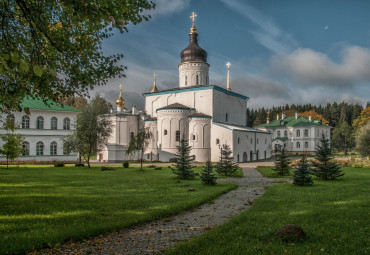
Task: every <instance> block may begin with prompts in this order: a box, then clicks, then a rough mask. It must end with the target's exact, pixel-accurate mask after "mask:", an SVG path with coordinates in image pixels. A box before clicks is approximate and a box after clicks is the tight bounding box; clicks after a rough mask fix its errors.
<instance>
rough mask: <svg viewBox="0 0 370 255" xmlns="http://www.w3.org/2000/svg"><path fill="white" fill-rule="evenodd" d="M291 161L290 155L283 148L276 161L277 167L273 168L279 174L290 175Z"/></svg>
mask: <svg viewBox="0 0 370 255" xmlns="http://www.w3.org/2000/svg"><path fill="white" fill-rule="evenodd" d="M289 164H290V161H289V160H288V156H287V154H286V153H285V149H282V150H281V153H280V154H278V155H277V159H276V161H275V167H274V168H272V170H274V171H275V172H276V173H277V174H278V175H289V173H290V166H289Z"/></svg>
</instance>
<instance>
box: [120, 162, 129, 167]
mask: <svg viewBox="0 0 370 255" xmlns="http://www.w3.org/2000/svg"><path fill="white" fill-rule="evenodd" d="M129 165H130V164H129V163H128V162H127V161H125V162H123V164H122V166H123V167H124V168H128V167H129Z"/></svg>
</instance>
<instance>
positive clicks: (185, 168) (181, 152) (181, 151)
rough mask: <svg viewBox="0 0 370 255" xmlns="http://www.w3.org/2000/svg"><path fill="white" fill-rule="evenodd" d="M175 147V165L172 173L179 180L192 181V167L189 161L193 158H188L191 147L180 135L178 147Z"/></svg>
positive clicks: (183, 136)
mask: <svg viewBox="0 0 370 255" xmlns="http://www.w3.org/2000/svg"><path fill="white" fill-rule="evenodd" d="M176 147H177V154H175V159H174V161H175V165H174V168H172V172H173V173H174V174H176V175H177V177H178V178H179V179H181V180H184V179H193V178H194V176H195V174H194V171H193V170H192V168H193V166H192V165H191V161H193V158H192V157H191V156H190V151H191V146H189V142H188V140H187V139H186V138H185V134H183V135H182V138H181V140H180V145H179V146H176Z"/></svg>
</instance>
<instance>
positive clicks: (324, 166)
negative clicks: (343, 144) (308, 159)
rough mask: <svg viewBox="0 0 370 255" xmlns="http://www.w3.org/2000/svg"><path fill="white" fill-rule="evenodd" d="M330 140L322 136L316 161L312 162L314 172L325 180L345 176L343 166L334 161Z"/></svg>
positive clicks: (317, 149) (317, 148)
mask: <svg viewBox="0 0 370 255" xmlns="http://www.w3.org/2000/svg"><path fill="white" fill-rule="evenodd" d="M330 155H331V148H330V144H329V139H328V138H326V137H325V135H324V134H322V136H321V138H320V142H319V145H318V146H317V147H316V161H313V162H312V166H313V167H312V172H313V174H314V175H316V176H317V177H319V178H321V179H323V180H335V179H336V178H338V177H341V176H343V175H344V173H342V171H341V166H340V165H339V164H338V163H336V162H334V161H332V159H333V158H331V157H330Z"/></svg>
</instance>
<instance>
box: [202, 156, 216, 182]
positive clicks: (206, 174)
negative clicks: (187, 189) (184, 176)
mask: <svg viewBox="0 0 370 255" xmlns="http://www.w3.org/2000/svg"><path fill="white" fill-rule="evenodd" d="M200 179H201V180H202V183H203V184H206V185H216V184H217V182H216V179H217V177H216V175H215V173H214V171H213V165H212V163H211V162H210V161H207V162H206V165H205V166H204V168H203V171H202V173H201V175H200Z"/></svg>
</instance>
